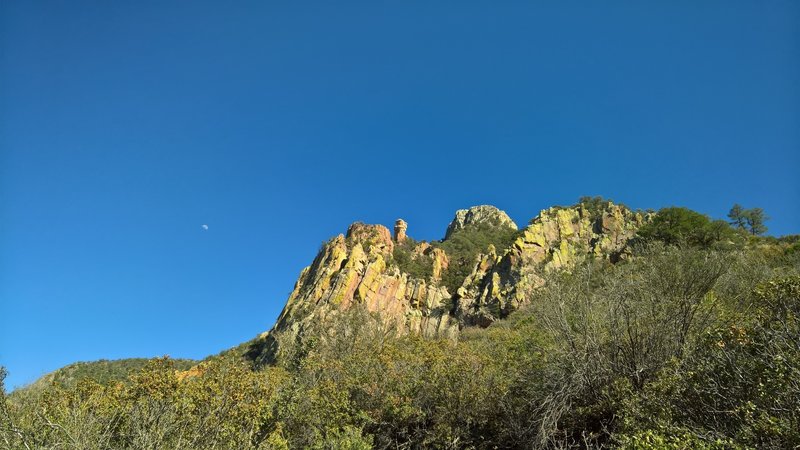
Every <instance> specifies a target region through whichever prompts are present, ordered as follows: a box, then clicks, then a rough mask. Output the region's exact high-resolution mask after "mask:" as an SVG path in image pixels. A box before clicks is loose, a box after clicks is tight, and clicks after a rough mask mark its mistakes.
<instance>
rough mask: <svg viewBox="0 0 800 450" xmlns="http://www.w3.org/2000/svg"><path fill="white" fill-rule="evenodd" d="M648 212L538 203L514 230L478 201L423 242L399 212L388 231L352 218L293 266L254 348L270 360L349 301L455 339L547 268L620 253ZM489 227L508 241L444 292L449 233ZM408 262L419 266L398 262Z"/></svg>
mask: <svg viewBox="0 0 800 450" xmlns="http://www.w3.org/2000/svg"><path fill="white" fill-rule="evenodd" d="M647 220H648V216H647V215H646V214H643V213H639V212H633V211H631V210H629V209H628V208H626V207H624V206H621V205H616V204H613V203H611V202H608V203H605V204H603V205H600V206H599V207H598V206H597V205H594V207H593V208H587V207H586V206H585V205H583V204H578V205H576V206H572V207H553V208H549V209H546V210H543V211H541V212H540V214H539V215H538V216H536V217H535V218H534V219H532V220H531V221H530V224H529V225H528V226H527V227H525V228H523V229H522V230H518V228H517V225H516V224H515V223H514V221H512V220H511V218H510V217H509V216H508V214H506V213H505V212H504V211H502V210H500V209H498V208H496V207H494V206H488V205H482V206H475V207H472V208H469V209H463V210H459V211H457V212H456V214H455V217H454V218H453V220H452V222H451V223H450V225H449V226H448V227H447V231H446V234H445V236H446V237H445V239H443V240H442V241H435V242H430V243H428V242H419V243H417V242H416V241H414V240H413V239H411V238H410V236H409V235H407V234H406V233H407V229H408V227H409V225H408V224H407V223H406V222H405V221H404V220H402V219H398V220H397V221H396V223H395V226H394V231H395V235H394V237H393V236H392V234H391V232H390V231H389V229H388V228H387V227H385V226H383V225H369V224H364V223H360V222H359V223H354V224H352V225H351V226H350V227H349V229H348V230H347V233H346V234H344V235H338V236H336V237H334V238H333V239H331V240H330V241H328V242H327V243H325V244H324V245H323V246H322V248H321V249H320V251H319V254H318V255H317V256H316V258H315V259H314V261H313V262H312V264H311V265H310V266H308V267H306V268H305V269H303V270H302V271H301V273H300V277H299V278H298V280H297V282H296V283H295V286H294V289H293V290H292V293H291V294H290V295H289V299H288V301H287V303H286V306H285V307H284V309H283V311H282V313H281V314H280V316H279V318H278V320H277V322H276V324H275V326H274V327H273V328H272V330H270V331H269V332H268V333H264V334H263V335H262V336H261V337H260V338H259V341H260V342H259V343H258V345H257V346H256V348H257V349H258V351H257V352H256V354H255V355H252V356H254V357H255V359H256V361H257V362H258V363H261V364H265V363H271V362H273V361H274V360H275V358H276V357H277V355H278V352H279V350H280V349H279V346H280V345H287V343H293V342H297V341H299V340H302V339H303V338H304V336H306V335H308V334H310V333H312V334H316V333H319V332H320V331H321V330H324V328H325V327H324V324H325V323H326V322H328V321H329V319H331V318H333V317H334V316H335V315H337V314H339V313H341V312H343V311H345V310H347V309H349V308H351V307H352V306H354V305H364V306H365V307H366V309H367V310H368V311H370V312H371V313H374V314H375V315H376V316H377V317H379V318H380V320H381V321H382V322H383V323H384V324H386V325H387V326H389V327H391V328H392V329H393V330H396V332H397V333H400V334H404V333H417V334H420V335H423V336H439V337H451V338H456V337H457V336H458V333H459V331H460V330H461V329H462V328H464V327H467V326H488V325H489V324H491V323H492V322H494V321H496V320H497V319H500V318H503V317H505V316H507V315H508V314H509V313H511V312H512V311H514V310H515V309H517V308H519V307H520V306H522V305H524V304H525V303H526V301H527V299H528V298H529V297H530V294H531V293H532V291H533V290H534V289H536V288H538V287H540V286H541V285H542V283H543V278H542V276H543V275H544V274H545V273H547V272H550V271H554V270H565V269H569V268H571V267H574V266H575V265H576V264H577V263H579V262H581V261H583V260H585V259H587V258H603V259H607V260H609V261H611V262H615V261H617V260H619V259H621V258H624V257H625V254H626V246H627V244H628V242H629V240H630V239H631V238H632V237H633V236H634V235H635V233H636V230H637V229H638V228H639V227H640V226H642V225H643V224H644V223H645V222H646V221H647ZM493 229H503V230H506V231H509V230H511V231H513V232H514V233H515V234H514V235H513V236H512V237H513V238H514V239H513V240H512V241H511V244H510V245H507V246H506V247H505V248H499V249H498V248H495V246H494V245H491V244H490V245H488V246H487V248H481V249H479V250H480V251H479V252H478V253H476V254H475V255H474V257H473V259H472V260H470V261H467V263H468V264H469V268H470V270H469V271H468V272H467V273H466V276H464V277H463V279H461V278H458V279H457V284H456V286H457V287H456V288H455V289H453V290H454V292H450V291H449V290H448V288H447V287H446V286H445V285H444V284H443V283H442V282H441V279H442V276H443V275H444V274H446V272H447V271H448V269H450V266H451V261H452V260H453V258H455V257H457V256H458V255H455V254H453V253H454V251H453V250H451V251H450V252H449V253H448V250H447V249H448V245H447V244H448V242H449V241H451V240H454V239H458V236H459V234H460V233H466V232H469V231H470V230H473V232H475V233H491V232H492V230H493ZM474 230H477V231H474ZM517 230H518V231H517ZM406 250H407V251H406ZM404 252H405V253H404ZM403 261H407V262H408V264H405V265H404V264H403ZM409 264H416V265H417V266H419V267H423V268H424V273H420V272H419V271H412V270H410V269H408V270H404V269H406V267H405V266H409ZM417 266H415V267H417ZM289 345H290V344H289Z"/></svg>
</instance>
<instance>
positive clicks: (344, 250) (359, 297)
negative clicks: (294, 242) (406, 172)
mask: <svg viewBox="0 0 800 450" xmlns="http://www.w3.org/2000/svg"><path fill="white" fill-rule="evenodd" d="M393 248H394V243H393V241H392V239H391V235H390V234H389V230H388V229H387V228H386V227H384V226H382V225H366V224H361V223H356V224H353V225H351V226H350V229H349V230H348V232H347V235H346V236H342V235H339V236H337V237H335V238H333V239H332V240H330V241H329V242H327V243H326V244H325V245H323V247H322V249H320V252H319V254H318V255H317V257H316V258H315V259H314V262H313V263H312V264H311V266H309V267H307V268H305V269H303V271H302V272H301V273H300V277H299V279H298V280H297V283H296V284H295V287H294V290H293V291H292V293H291V294H290V295H289V300H288V301H287V302H286V306H285V307H284V309H283V312H282V313H281V315H280V317H279V318H278V321H277V322H276V324H275V327H274V328H273V329H272V330H271V331H270V333H269V335H268V336H265V339H267V340H268V341H269V342H268V343H267V345H265V352H264V354H262V355H260V356H259V359H261V360H262V361H263V362H269V361H271V360H272V359H273V358H274V357H275V355H276V352H277V345H278V344H277V337H278V335H281V334H283V335H286V334H288V336H284V339H283V340H284V341H292V340H293V339H292V336H296V335H298V334H302V333H304V332H306V331H307V330H309V329H311V328H319V327H318V325H319V324H320V323H324V322H325V321H326V320H327V319H328V318H329V317H331V316H332V315H334V314H337V313H338V312H340V311H343V310H346V309H348V308H350V307H351V306H353V305H356V304H363V305H364V306H365V307H366V308H367V310H368V311H370V312H373V313H376V315H377V316H378V317H379V318H380V320H381V321H383V322H384V323H385V324H386V325H388V326H391V327H392V328H394V329H396V330H397V332H398V333H418V334H421V335H424V336H446V337H453V338H454V337H455V336H456V334H457V333H458V323H457V322H456V321H455V320H454V319H453V318H452V317H451V316H450V308H449V306H445V302H446V301H448V300H449V299H450V297H451V296H450V294H449V293H448V292H447V289H446V288H444V287H440V286H438V285H437V284H436V283H435V282H432V280H425V279H420V278H411V277H409V275H408V274H405V273H401V272H400V270H399V269H398V268H397V267H394V266H392V267H390V266H388V265H387V260H390V258H391V254H392V250H393ZM440 252H441V250H440ZM432 253H435V250H433V251H432ZM434 258H435V260H438V261H439V267H440V269H439V270H442V269H441V267H446V256H444V255H443V252H442V254H438V255H435V256H434ZM287 337H288V339H287Z"/></svg>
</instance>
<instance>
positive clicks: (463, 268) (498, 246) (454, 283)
mask: <svg viewBox="0 0 800 450" xmlns="http://www.w3.org/2000/svg"><path fill="white" fill-rule="evenodd" d="M518 235H519V232H518V231H517V230H514V229H513V228H510V227H504V226H496V225H490V224H485V223H481V224H472V225H469V226H467V227H465V228H462V229H460V230H458V231H456V232H455V233H453V234H452V235H451V236H450V237H449V238H447V239H446V240H444V241H441V242H434V243H433V245H434V246H436V247H439V248H441V249H443V250H444V251H445V253H447V257H448V258H449V259H450V266H449V267H448V269H447V270H445V271H444V273H443V274H442V284H443V285H444V286H446V287H447V289H448V291H449V292H451V293H453V292H455V291H456V289H458V287H459V286H461V283H462V282H463V281H464V279H465V278H466V277H467V275H469V274H470V272H471V271H472V268H473V266H474V264H475V263H476V258H477V257H478V254H480V253H486V252H487V249H488V248H489V246H490V245H491V246H494V248H495V250H496V251H497V252H499V253H502V251H503V250H505V249H506V248H508V247H509V246H510V245H511V244H513V243H514V240H515V239H516V238H517V236H518Z"/></svg>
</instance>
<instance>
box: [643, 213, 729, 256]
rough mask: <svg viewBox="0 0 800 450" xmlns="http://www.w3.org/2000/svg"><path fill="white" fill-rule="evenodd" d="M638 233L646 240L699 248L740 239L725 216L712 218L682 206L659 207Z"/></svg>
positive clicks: (725, 243) (726, 243) (717, 245)
mask: <svg viewBox="0 0 800 450" xmlns="http://www.w3.org/2000/svg"><path fill="white" fill-rule="evenodd" d="M638 234H639V236H640V237H642V238H644V239H645V240H648V241H661V242H664V243H666V244H671V245H689V246H694V247H702V248H711V247H719V246H721V245H736V244H737V243H741V241H742V239H741V236H740V235H739V234H738V233H736V231H735V230H734V229H733V228H731V227H730V226H729V225H728V224H727V223H726V222H725V221H724V220H711V219H710V218H709V217H708V216H706V215H704V214H700V213H698V212H696V211H692V210H690V209H688V208H681V207H670V208H663V209H661V210H659V211H658V212H657V213H656V214H655V216H654V217H653V219H652V220H651V221H650V223H648V224H647V225H645V226H643V227H642V228H641V229H640V230H639V232H638Z"/></svg>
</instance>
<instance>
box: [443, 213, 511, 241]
mask: <svg viewBox="0 0 800 450" xmlns="http://www.w3.org/2000/svg"><path fill="white" fill-rule="evenodd" d="M478 224H488V225H492V226H506V227H509V228H513V229H515V230H516V229H517V224H516V223H514V221H513V220H511V218H510V217H508V214H506V213H505V211H501V210H499V209H497V208H495V207H494V206H490V205H480V206H473V207H472V208H469V209H459V210H458V211H456V217H455V218H454V219H453V221H452V222H450V225H448V227H447V232H446V233H445V235H444V238H445V239H448V238H450V236H452V235H453V233H455V232H456V231H458V230H461V229H463V228H465V227H466V226H468V225H478Z"/></svg>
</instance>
